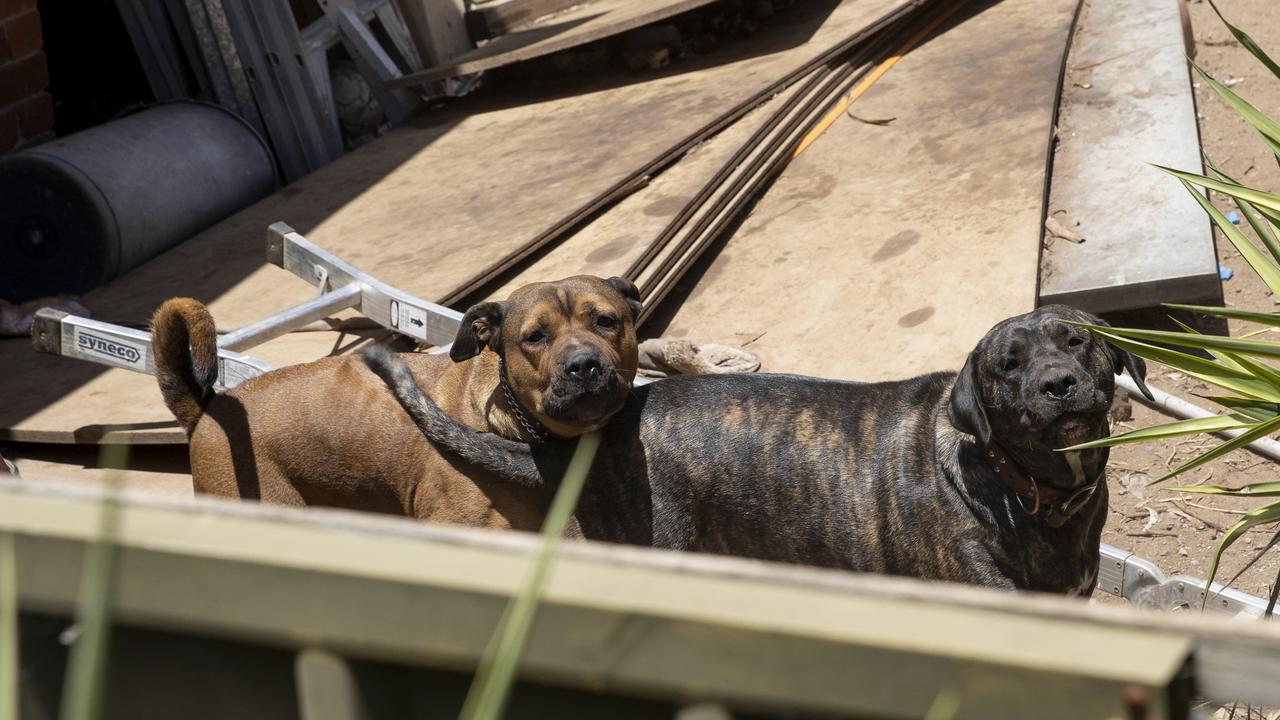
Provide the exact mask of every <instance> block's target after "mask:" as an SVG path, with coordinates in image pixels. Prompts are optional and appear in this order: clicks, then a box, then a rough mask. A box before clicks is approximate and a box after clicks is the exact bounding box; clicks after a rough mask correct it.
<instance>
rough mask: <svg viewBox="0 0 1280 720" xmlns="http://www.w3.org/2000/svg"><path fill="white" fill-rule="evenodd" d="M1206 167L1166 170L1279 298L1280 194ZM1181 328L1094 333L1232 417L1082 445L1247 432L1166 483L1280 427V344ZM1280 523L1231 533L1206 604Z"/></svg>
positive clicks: (1264, 132)
mask: <svg viewBox="0 0 1280 720" xmlns="http://www.w3.org/2000/svg"><path fill="white" fill-rule="evenodd" d="M1210 5H1211V6H1213V10H1214V12H1216V13H1217V14H1218V18H1219V19H1221V20H1222V22H1223V24H1224V25H1226V27H1227V29H1228V30H1229V31H1230V32H1231V34H1232V35H1233V36H1235V38H1236V40H1238V41H1239V43H1240V45H1241V46H1243V47H1244V48H1245V49H1246V50H1248V51H1249V52H1250V53H1252V54H1253V55H1254V57H1256V58H1257V59H1258V61H1259V62H1261V63H1262V65H1264V66H1265V67H1266V68H1267V69H1268V70H1269V71H1271V73H1272V74H1273V75H1275V77H1276V79H1277V80H1280V66H1278V65H1277V64H1276V63H1275V62H1274V61H1272V59H1271V58H1270V57H1268V56H1267V54H1266V53H1265V52H1263V50H1262V48H1261V47H1259V46H1258V44H1257V43H1256V42H1254V40H1253V38H1251V37H1249V35H1248V34H1246V33H1245V32H1244V31H1242V30H1241V29H1240V28H1238V27H1236V26H1234V25H1232V24H1231V23H1230V22H1228V21H1227V19H1226V18H1225V17H1223V15H1222V12H1221V11H1219V10H1218V7H1217V6H1216V5H1213V2H1212V0H1210ZM1192 67H1193V68H1194V69H1195V71H1196V73H1198V74H1199V76H1200V77H1201V78H1202V79H1203V80H1204V82H1205V83H1206V84H1208V86H1209V87H1211V88H1213V89H1214V91H1216V92H1217V93H1218V95H1220V96H1221V97H1222V98H1223V99H1224V100H1226V102H1227V103H1228V104H1229V105H1230V106H1231V107H1232V108H1233V109H1234V110H1235V111H1236V112H1238V113H1239V114H1240V115H1241V117H1243V118H1244V119H1245V120H1246V121H1248V123H1249V124H1250V125H1251V126H1252V127H1253V129H1254V130H1256V131H1257V133H1258V135H1259V136H1261V138H1262V140H1263V142H1265V143H1266V144H1267V146H1268V148H1270V150H1271V151H1272V153H1274V154H1275V156H1276V160H1277V162H1278V163H1280V123H1277V122H1276V121H1274V120H1272V119H1271V118H1269V117H1267V115H1266V114H1264V113H1263V112H1261V111H1260V110H1258V109H1257V108H1256V107H1254V106H1253V105H1251V104H1249V103H1248V102H1246V101H1245V100H1244V99H1243V98H1241V97H1240V96H1239V95H1237V94H1236V93H1235V92H1233V91H1232V90H1231V89H1230V88H1229V87H1227V86H1226V85H1224V84H1222V83H1220V82H1218V81H1217V80H1215V79H1214V78H1213V77H1212V76H1210V75H1209V73H1207V72H1205V70H1204V69H1203V68H1201V67H1200V66H1198V65H1196V64H1195V63H1192ZM1205 164H1206V165H1207V167H1208V168H1209V172H1210V175H1200V174H1197V173H1191V172H1185V171H1181V170H1175V169H1173V168H1167V167H1161V166H1157V167H1160V169H1161V170H1164V171H1165V172H1167V173H1169V174H1170V175H1172V176H1174V177H1175V178H1177V179H1178V180H1179V181H1180V182H1181V183H1182V184H1183V186H1184V187H1186V189H1187V191H1188V192H1190V193H1191V196H1192V197H1194V198H1195V199H1196V201H1197V202H1199V203H1200V205H1201V206H1202V207H1204V209H1205V212H1207V213H1208V214H1209V217H1210V218H1211V219H1212V220H1213V222H1214V224H1215V225H1217V226H1218V228H1219V229H1220V230H1221V231H1222V233H1223V235H1225V236H1226V238H1227V240H1228V241H1230V242H1231V244H1232V245H1234V246H1235V248H1236V250H1238V251H1239V252H1240V254H1241V255H1242V256H1243V257H1244V259H1245V261H1246V262H1247V263H1248V264H1249V267H1250V268H1252V269H1253V271H1254V272H1256V273H1257V274H1258V276H1259V277H1260V278H1261V279H1262V280H1263V282H1265V283H1266V284H1267V287H1268V288H1270V289H1271V292H1272V293H1273V294H1274V295H1276V296H1277V297H1280V242H1278V241H1277V238H1278V237H1280V195H1276V194H1273V193H1269V192H1264V191H1262V190H1258V189H1254V188H1250V187H1246V186H1244V185H1242V184H1240V183H1239V182H1237V181H1236V180H1235V179H1234V178H1231V177H1229V176H1228V175H1227V174H1226V173H1224V172H1222V170H1220V169H1219V168H1217V167H1216V166H1214V165H1213V163H1212V162H1209V161H1206V163H1205ZM1197 186H1198V187H1199V188H1204V189H1205V190H1209V191H1217V192H1219V193H1221V194H1223V195H1226V196H1228V197H1230V198H1231V199H1232V200H1233V201H1234V203H1235V205H1236V207H1237V209H1238V211H1239V214H1240V216H1241V217H1242V218H1244V219H1245V220H1247V221H1248V223H1249V225H1250V226H1251V227H1252V228H1253V230H1254V232H1255V233H1257V236H1258V239H1259V240H1261V242H1262V245H1263V246H1264V247H1265V252H1264V251H1263V250H1262V249H1260V248H1258V247H1257V246H1255V245H1254V244H1253V243H1251V242H1250V241H1249V239H1248V238H1247V237H1245V235H1244V233H1242V232H1241V231H1240V229H1239V228H1238V227H1236V226H1235V225H1233V224H1232V223H1231V222H1230V221H1229V220H1228V219H1227V217H1226V216H1225V215H1224V214H1223V213H1222V212H1221V211H1220V210H1218V209H1217V208H1216V207H1214V206H1213V204H1212V203H1210V202H1209V200H1208V199H1207V198H1206V197H1205V194H1204V193H1203V192H1201V191H1200V190H1198V189H1197ZM1169 307H1172V308H1177V309H1181V310H1188V311H1192V312H1198V313H1204V314H1205V315H1210V316H1214V317H1219V318H1225V319H1230V320H1244V321H1251V322H1256V323H1260V324H1262V325H1266V326H1270V327H1280V313H1266V312H1251V311H1247V310H1237V309H1233V308H1221V307H1206V306H1199V305H1170V306H1169ZM1175 322H1176V321H1175ZM1178 324H1179V325H1180V326H1181V327H1182V328H1183V330H1184V331H1183V332H1176V331H1162V330H1140V329H1131V328H1109V327H1099V326H1088V327H1089V330H1090V331H1091V332H1093V333H1094V334H1096V335H1098V336H1101V337H1103V338H1105V339H1106V340H1107V341H1109V342H1111V343H1114V344H1115V345H1117V346H1119V347H1121V348H1124V349H1125V350H1128V351H1129V352H1131V353H1133V354H1135V355H1140V356H1142V357H1144V358H1146V359H1148V360H1153V361H1155V362H1158V363H1161V364H1163V365H1166V366H1168V367H1171V368H1174V369H1176V370H1178V371H1180V372H1182V373H1184V374H1186V375H1188V376H1190V377H1193V378H1196V379H1198V380H1202V381H1204V382H1206V383H1209V384H1211V385H1215V386H1217V387H1219V388H1222V389H1223V390H1225V391H1226V392H1227V394H1225V395H1220V396H1214V397H1210V398H1209V399H1210V400H1213V401H1215V402H1217V403H1218V404H1220V405H1222V406H1223V407H1224V408H1226V411H1227V412H1226V413H1225V414H1223V415H1221V416H1219V417H1213V418H1196V419H1191V420H1182V421H1178V422H1171V423H1166V424H1163V425H1158V426H1154V427H1149V428H1142V429H1140V430H1135V431H1133V432H1129V433H1126V434H1123V435H1117V436H1115V437H1111V438H1107V439H1105V440H1100V441H1097V442H1093V443H1086V444H1084V445H1080V446H1077V448H1085V447H1102V446H1109V445H1121V444H1125V443H1134V442H1146V441H1152V440H1161V439H1166V438H1171V437H1178V436H1183V435H1196V434H1200V433H1214V432H1221V431H1224V430H1238V431H1240V434H1238V435H1237V436H1236V437H1234V438H1232V439H1230V440H1227V441H1225V442H1223V443H1222V444H1220V445H1218V446H1216V447H1214V448H1211V449H1210V450H1208V451H1206V452H1204V453H1202V454H1200V455H1198V456H1196V457H1195V458H1192V459H1191V460H1190V461H1188V462H1186V463H1184V464H1182V465H1181V466H1179V467H1177V468H1175V469H1174V470H1173V471H1171V472H1169V473H1168V474H1166V475H1165V476H1164V477H1161V478H1159V479H1157V480H1156V481H1155V482H1156V483H1159V482H1163V481H1165V480H1167V479H1169V478H1171V477H1174V476H1176V475H1180V474H1182V473H1184V472H1186V471H1188V470H1191V469H1193V468H1197V467H1200V466H1201V465H1203V464H1205V463H1207V462H1209V461H1211V460H1213V459H1214V458H1217V457H1220V456H1222V455H1224V454H1226V453H1228V452H1230V451H1232V450H1234V449H1236V448H1239V447H1242V446H1244V445H1246V444H1248V443H1250V442H1253V441H1254V440H1257V439H1259V438H1264V437H1267V436H1269V435H1271V434H1272V433H1274V432H1276V431H1278V430H1280V369H1277V368H1276V367H1274V366H1273V365H1271V364H1269V363H1268V362H1267V360H1268V359H1271V358H1280V342H1276V341H1271V340H1260V339H1257V338H1254V337H1250V336H1245V337H1240V338H1230V337H1226V338H1223V337H1217V336H1212V335H1202V334H1199V333H1197V332H1195V331H1194V330H1192V329H1191V328H1190V327H1187V326H1186V325H1184V324H1182V323H1178ZM1153 343H1160V344H1161V345H1165V346H1173V347H1182V348H1192V349H1195V350H1201V351H1204V352H1206V353H1208V355H1209V356H1210V358H1211V359H1208V358H1204V357H1198V356H1195V355H1191V354H1188V353H1185V352H1180V351H1178V350H1172V349H1167V348H1166V347H1161V346H1157V345H1155V344H1153ZM1169 489H1170V490H1172V491H1175V492H1181V493H1200V494H1207V495H1226V496H1233V497H1258V498H1278V497H1280V481H1271V482H1259V483H1252V484H1248V485H1244V486H1242V487H1237V488H1230V487H1225V486H1222V485H1213V486H1195V487H1171V488H1169ZM1277 521H1280V500H1272V501H1267V502H1264V503H1263V504H1261V505H1259V506H1258V507H1257V508H1254V509H1253V510H1251V511H1250V512H1248V513H1247V514H1245V515H1244V516H1243V517H1242V518H1241V519H1240V521H1239V522H1237V523H1236V524H1235V525H1232V526H1231V527H1230V528H1228V529H1227V531H1226V532H1224V533H1223V536H1222V538H1221V539H1220V540H1219V541H1218V546H1217V548H1216V549H1215V553H1214V558H1213V564H1212V566H1211V567H1210V569H1209V578H1208V580H1207V581H1206V584H1205V589H1204V599H1206V600H1207V598H1208V594H1209V587H1210V585H1211V584H1212V583H1213V580H1214V578H1215V576H1216V575H1217V573H1218V566H1219V564H1220V562H1221V560H1222V554H1223V552H1224V551H1226V550H1227V548H1229V547H1231V545H1232V544H1233V543H1234V542H1235V541H1236V540H1238V539H1239V538H1240V537H1241V536H1242V535H1244V533H1246V532H1248V531H1249V529H1250V528H1253V527H1255V526H1258V525H1264V524H1267V523H1272V522H1277ZM1278 543H1280V532H1277V533H1276V534H1275V535H1273V536H1272V538H1271V540H1270V542H1268V543H1267V544H1266V545H1265V546H1264V547H1263V548H1262V550H1260V551H1259V552H1258V553H1257V554H1256V555H1255V556H1254V557H1253V558H1252V559H1251V560H1250V562H1249V563H1248V564H1247V565H1246V566H1245V569H1248V568H1249V567H1251V566H1252V565H1253V563H1254V562H1256V561H1257V560H1258V558H1260V557H1262V555H1263V554H1264V553H1266V552H1267V551H1269V550H1270V549H1271V548H1273V547H1275V546H1276V545H1277V544H1278ZM1243 572H1244V570H1241V571H1240V573H1237V574H1236V578H1238V577H1239V576H1240V574H1241V573H1243ZM1234 580H1235V578H1232V579H1231V580H1230V581H1228V584H1230V583H1231V582H1234ZM1277 593H1280V574H1278V575H1277V577H1276V580H1275V582H1274V583H1273V584H1272V590H1271V597H1270V602H1269V604H1268V606H1267V612H1266V615H1267V616H1268V617H1270V616H1271V615H1272V611H1273V610H1274V609H1275V604H1276V597H1277Z"/></svg>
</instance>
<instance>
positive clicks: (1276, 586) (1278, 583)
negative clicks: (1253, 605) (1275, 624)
mask: <svg viewBox="0 0 1280 720" xmlns="http://www.w3.org/2000/svg"><path fill="white" fill-rule="evenodd" d="M1277 596H1280V570H1276V579H1275V581H1274V582H1272V583H1271V597H1270V598H1268V599H1267V609H1266V611H1264V612H1263V613H1262V617H1264V618H1270V617H1275V614H1276V598H1277Z"/></svg>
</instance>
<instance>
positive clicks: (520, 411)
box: [498, 356, 549, 445]
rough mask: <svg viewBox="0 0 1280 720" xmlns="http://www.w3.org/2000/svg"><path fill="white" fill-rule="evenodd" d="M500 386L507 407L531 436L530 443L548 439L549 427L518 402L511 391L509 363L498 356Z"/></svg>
mask: <svg viewBox="0 0 1280 720" xmlns="http://www.w3.org/2000/svg"><path fill="white" fill-rule="evenodd" d="M498 387H500V388H502V396H503V397H505V398H506V399H507V407H508V408H509V409H510V410H511V415H512V417H514V418H515V419H516V422H517V423H519V424H520V429H522V430H524V434H525V436H526V437H528V438H529V444H530V445H537V444H539V443H544V442H546V441H547V435H548V434H549V433H548V432H547V428H546V427H545V426H543V424H542V423H540V422H538V421H537V420H536V419H535V418H531V417H529V415H528V414H527V413H525V411H524V408H523V407H522V406H521V405H520V403H518V402H516V394H515V393H513V392H511V385H509V384H508V383H507V363H506V361H505V360H503V359H502V357H501V356H499V357H498Z"/></svg>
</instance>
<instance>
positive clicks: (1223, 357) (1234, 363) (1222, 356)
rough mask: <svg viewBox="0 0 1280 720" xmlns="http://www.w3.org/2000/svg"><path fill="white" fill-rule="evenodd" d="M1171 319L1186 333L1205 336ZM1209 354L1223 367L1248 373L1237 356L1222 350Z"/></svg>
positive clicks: (1179, 321) (1173, 318)
mask: <svg viewBox="0 0 1280 720" xmlns="http://www.w3.org/2000/svg"><path fill="white" fill-rule="evenodd" d="M1169 319H1170V320H1172V321H1174V322H1175V323H1177V324H1178V327H1180V328H1182V329H1183V330H1184V331H1186V332H1189V333H1192V334H1194V335H1203V334H1204V333H1202V332H1200V331H1199V330H1196V329H1195V328H1193V327H1191V326H1190V325H1188V324H1186V323H1184V322H1182V321H1181V320H1179V319H1178V318H1176V317H1172V316H1170V317H1169ZM1209 354H1210V355H1212V356H1213V357H1214V359H1216V360H1217V361H1218V362H1220V363H1222V364H1223V365H1226V366H1227V367H1230V368H1232V369H1233V370H1239V371H1240V372H1247V371H1246V370H1245V367H1244V365H1243V364H1242V363H1241V362H1240V361H1239V359H1238V358H1237V356H1235V355H1233V354H1231V353H1229V352H1222V351H1221V350H1210V351H1209Z"/></svg>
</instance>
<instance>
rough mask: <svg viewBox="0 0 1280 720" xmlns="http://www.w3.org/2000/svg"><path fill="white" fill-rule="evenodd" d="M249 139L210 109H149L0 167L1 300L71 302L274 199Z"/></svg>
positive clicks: (265, 166)
mask: <svg viewBox="0 0 1280 720" xmlns="http://www.w3.org/2000/svg"><path fill="white" fill-rule="evenodd" d="M275 183H276V173H275V162H274V160H273V159H272V156H271V151H270V150H269V149H268V148H267V145H266V143H265V142H263V140H262V138H261V137H260V136H259V135H258V134H257V132H255V131H254V129H253V128H252V127H251V126H249V125H248V124H247V123H245V122H244V121H243V120H241V119H240V118H239V117H237V116H236V115H234V114H232V113H231V112H229V111H227V110H225V109H223V108H220V107H218V106H216V105H209V104H205V103H198V102H174V103H165V104H162V105H156V106H154V107H151V108H148V109H146V110H143V111H141V112H138V113H136V114H133V115H130V116H128V117H125V118H121V119H119V120H114V121H112V122H109V123H107V124H105V125H100V126H98V127H95V128H92V129H89V130H86V131H84V132H80V133H76V134H74V135H70V136H68V137H65V138H60V139H57V140H52V141H50V142H47V143H45V144H43V145H38V146H36V147H33V148H31V149H29V150H24V151H22V152H18V153H14V154H11V155H7V156H3V157H0V299H2V300H8V301H10V302H22V301H24V300H29V299H32V298H36V297H41V296H45V295H55V294H60V293H70V294H80V293H84V292H87V291H89V290H91V289H93V288H95V287H97V286H98V285H101V284H102V283H104V282H106V281H108V280H110V279H112V278H114V277H117V276H119V275H121V274H123V273H125V272H127V271H129V270H130V269H132V268H134V267H137V266H138V265H140V264H142V263H143V262H145V261H147V260H149V259H150V258H152V257H155V256H156V255H158V254H160V253H161V252H163V251H165V250H167V249H169V248H170V247H173V246H174V245H176V244H178V243H180V242H182V241H183V240H186V239H187V238H189V237H191V236H192V235H194V234H196V233H198V232H200V231H201V230H203V229H205V228H207V227H209V226H210V225H212V224H214V223H215V222H217V221H219V220H221V219H222V218H224V217H227V216H228V215H230V214H232V213H234V212H236V211H237V210H239V209H241V208H243V207H245V206H247V205H249V204H251V203H253V202H255V201H256V200H259V199H261V198H262V197H264V196H266V195H268V194H269V193H271V191H272V190H274V189H275Z"/></svg>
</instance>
